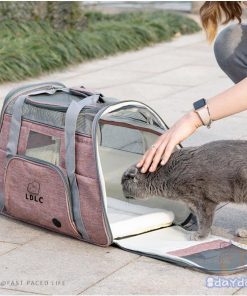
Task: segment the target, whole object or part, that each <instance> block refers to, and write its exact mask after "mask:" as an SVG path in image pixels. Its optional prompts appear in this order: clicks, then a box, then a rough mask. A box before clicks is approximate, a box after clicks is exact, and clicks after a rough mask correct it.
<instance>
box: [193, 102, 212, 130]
mask: <svg viewBox="0 0 247 296" xmlns="http://www.w3.org/2000/svg"><path fill="white" fill-rule="evenodd" d="M193 107H194V110H195V112H196V113H197V114H198V115H199V117H200V119H201V121H202V123H203V125H205V126H207V127H208V128H210V126H211V123H212V119H211V117H210V113H209V109H208V105H207V101H206V100H205V99H204V98H203V99H200V100H198V101H196V102H194V103H193Z"/></svg>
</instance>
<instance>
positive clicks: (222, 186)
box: [122, 140, 247, 240]
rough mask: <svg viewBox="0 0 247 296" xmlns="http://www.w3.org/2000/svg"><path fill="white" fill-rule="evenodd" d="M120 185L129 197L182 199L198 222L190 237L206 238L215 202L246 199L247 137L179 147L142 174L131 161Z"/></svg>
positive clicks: (243, 200)
mask: <svg viewBox="0 0 247 296" xmlns="http://www.w3.org/2000/svg"><path fill="white" fill-rule="evenodd" d="M122 188H123V192H124V194H125V196H126V197H129V198H130V197H132V198H136V199H145V198H148V197H150V196H163V197H166V198H169V199H173V200H180V201H183V202H185V203H186V204H187V205H188V206H189V208H190V209H191V210H192V212H194V214H195V215H196V217H197V222H198V230H197V231H196V232H194V233H193V234H192V235H191V239H192V240H199V239H203V238H206V237H207V236H208V234H209V233H210V229H211V226H212V222H213V217H214V211H215V208H216V206H217V205H218V204H220V203H222V202H234V203H247V141H240V140H239V141H234V140H229V141H228V140H224V141H215V142H211V143H207V144H205V145H202V146H199V147H188V148H182V149H180V150H177V151H175V152H173V154H172V155H171V157H170V159H169V160H168V162H167V163H166V164H165V165H164V166H158V168H157V170H156V171H155V172H153V173H150V172H147V173H145V174H143V173H141V172H140V170H139V169H137V168H136V166H134V165H133V166H132V167H130V168H129V169H128V170H127V171H126V172H125V173H124V174H123V176H122ZM245 235H246V232H242V235H241V236H245Z"/></svg>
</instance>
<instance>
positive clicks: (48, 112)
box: [5, 90, 114, 136]
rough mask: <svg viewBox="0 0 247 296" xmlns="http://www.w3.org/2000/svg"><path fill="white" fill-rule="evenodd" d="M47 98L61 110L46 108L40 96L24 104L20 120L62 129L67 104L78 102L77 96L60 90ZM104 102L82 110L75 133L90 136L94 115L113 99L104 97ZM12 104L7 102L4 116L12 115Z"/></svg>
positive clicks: (13, 101)
mask: <svg viewBox="0 0 247 296" xmlns="http://www.w3.org/2000/svg"><path fill="white" fill-rule="evenodd" d="M49 98H50V99H51V101H53V102H54V103H55V102H57V103H58V102H59V103H61V105H62V108H61V107H59V106H58V107H57V108H54V107H52V104H49V105H50V107H49V106H46V105H45V104H46V103H45V99H44V98H43V97H42V96H38V95H37V96H35V98H34V99H33V100H32V101H30V100H28V101H26V102H25V104H24V106H23V112H22V118H23V119H25V120H29V121H33V122H37V123H42V124H45V125H49V126H52V127H57V128H60V129H64V127H65V112H66V110H67V107H68V105H69V104H68V103H71V102H72V101H79V100H80V99H79V100H78V97H77V96H75V95H71V94H68V93H66V92H64V91H61V90H60V91H58V92H56V93H54V94H51V95H49ZM104 101H105V103H102V104H100V105H99V104H95V105H93V106H86V107H85V108H83V110H82V111H81V112H80V114H79V116H78V120H77V124H76V132H77V133H80V134H83V135H88V136H91V131H92V122H93V119H94V117H95V115H96V114H97V113H98V111H99V110H100V109H101V108H102V107H104V106H108V105H111V104H112V103H113V102H114V99H112V98H105V97H104ZM46 102H48V101H46ZM64 102H65V103H66V104H65V105H67V107H66V106H65V105H64ZM14 104H15V100H12V101H11V102H9V104H8V107H7V109H6V112H5V113H6V114H9V115H12V114H13V108H14ZM42 104H44V106H42Z"/></svg>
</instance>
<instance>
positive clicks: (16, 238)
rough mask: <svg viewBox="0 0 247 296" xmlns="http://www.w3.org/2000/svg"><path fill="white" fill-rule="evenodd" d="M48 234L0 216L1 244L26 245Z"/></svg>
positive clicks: (34, 227)
mask: <svg viewBox="0 0 247 296" xmlns="http://www.w3.org/2000/svg"><path fill="white" fill-rule="evenodd" d="M46 232H47V230H44V229H42V228H39V227H36V226H33V225H30V224H27V223H24V222H20V221H18V220H15V219H12V218H8V217H5V216H3V215H0V244H1V242H3V243H4V242H5V243H9V244H10V245H11V244H24V243H26V242H28V241H30V240H32V239H34V238H37V237H39V236H41V235H43V234H45V233H46ZM10 245H9V247H10ZM0 250H1V249H0ZM0 252H1V251H0Z"/></svg>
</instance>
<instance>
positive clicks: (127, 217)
mask: <svg viewBox="0 0 247 296" xmlns="http://www.w3.org/2000/svg"><path fill="white" fill-rule="evenodd" d="M0 124H1V129H0V161H1V164H2V165H1V166H0V210H1V213H2V214H4V215H6V216H8V217H12V218H15V219H18V220H21V221H25V222H27V223H31V224H34V225H37V226H40V227H44V228H47V229H50V230H52V231H56V232H59V233H62V234H65V235H69V236H72V237H74V238H77V239H80V240H83V241H87V242H89V243H93V244H96V245H100V246H109V245H111V244H115V245H117V246H119V247H121V248H123V249H125V250H129V251H132V252H136V253H139V254H143V255H146V256H150V257H154V258H157V259H160V260H164V261H169V262H173V263H175V264H178V265H182V266H186V267H190V268H194V269H198V270H200V271H204V272H208V273H232V272H236V271H241V270H244V269H245V268H246V267H247V250H246V246H245V245H241V244H240V243H238V242H234V241H230V240H227V239H224V238H221V237H216V236H210V237H209V238H207V239H206V240H204V241H190V240H189V231H186V230H185V229H184V228H183V227H182V225H184V224H186V223H187V222H188V221H189V220H190V218H191V216H192V215H191V213H190V211H189V209H188V208H187V207H186V206H185V205H184V204H183V203H179V202H177V201H171V200H168V199H165V198H158V197H156V198H152V199H148V200H142V201H140V200H126V199H125V197H124V196H123V193H122V189H121V183H120V180H121V176H122V174H123V172H124V171H125V170H126V169H127V168H128V167H129V166H130V165H132V164H134V163H136V162H137V161H138V160H139V159H140V157H141V155H142V154H143V153H144V152H145V151H146V150H147V149H148V147H150V145H151V144H152V143H153V142H154V141H155V140H156V138H157V137H158V136H159V135H160V134H161V133H163V132H164V131H165V130H166V129H167V126H166V125H165V123H164V122H163V121H162V119H161V118H160V117H159V116H158V115H157V114H156V113H155V112H154V111H153V110H152V109H151V108H150V107H148V106H147V105H145V104H142V103H140V102H137V101H117V100H115V99H112V98H107V97H104V96H103V95H102V94H97V93H92V92H91V91H88V90H86V89H84V88H83V87H81V88H77V89H69V88H66V87H65V86H64V85H63V84H61V83H56V82H54V83H53V82H50V83H41V84H33V85H27V86H24V87H20V88H18V89H15V90H13V91H11V92H10V93H9V94H8V95H7V96H6V98H5V100H4V103H3V108H2V113H1V123H0ZM178 149H179V148H178Z"/></svg>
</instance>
